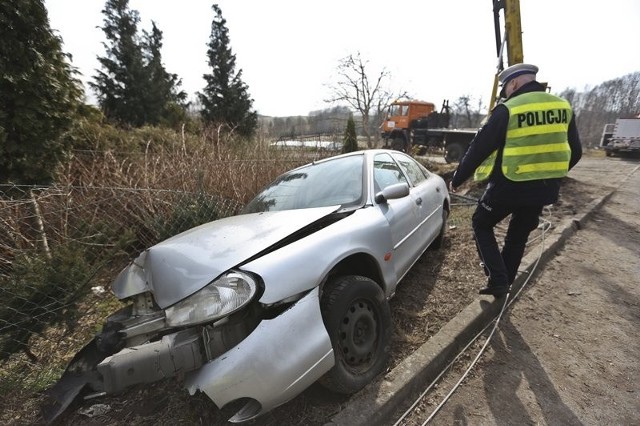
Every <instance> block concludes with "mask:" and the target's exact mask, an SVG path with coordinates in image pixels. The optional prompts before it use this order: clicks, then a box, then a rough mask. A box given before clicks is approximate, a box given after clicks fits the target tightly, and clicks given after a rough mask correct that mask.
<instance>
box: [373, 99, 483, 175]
mask: <svg viewBox="0 0 640 426" xmlns="http://www.w3.org/2000/svg"><path fill="white" fill-rule="evenodd" d="M449 120H450V113H449V103H448V101H445V102H443V104H442V109H441V110H440V112H438V111H436V108H435V105H434V104H433V103H431V102H423V101H418V100H399V101H395V102H393V103H392V104H391V105H389V107H388V109H387V112H386V115H385V119H384V121H383V122H382V125H381V126H380V127H381V135H382V139H383V140H384V146H385V147H386V148H392V149H396V150H398V151H403V152H411V151H412V150H413V149H416V148H415V147H417V150H418V152H422V153H424V152H426V151H427V150H428V149H429V148H435V149H437V150H439V151H441V152H444V158H445V160H446V161H447V162H448V163H452V162H456V161H459V160H460V159H461V158H462V156H463V155H464V153H465V152H466V151H467V148H468V147H469V143H470V142H471V140H472V139H473V137H474V136H475V134H476V132H477V129H452V128H450V127H449Z"/></svg>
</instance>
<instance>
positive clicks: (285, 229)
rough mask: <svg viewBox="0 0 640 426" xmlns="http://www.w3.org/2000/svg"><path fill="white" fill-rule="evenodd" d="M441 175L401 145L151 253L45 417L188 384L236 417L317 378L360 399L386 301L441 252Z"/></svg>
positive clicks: (381, 356) (276, 188)
mask: <svg viewBox="0 0 640 426" xmlns="http://www.w3.org/2000/svg"><path fill="white" fill-rule="evenodd" d="M449 206H450V199H449V193H448V191H447V188H446V185H445V182H444V181H443V179H442V178H441V177H440V176H438V175H436V174H434V173H431V172H430V171H428V170H427V169H426V168H425V167H424V166H422V165H421V164H420V163H419V162H417V161H416V160H415V159H413V158H412V157H410V156H408V155H406V154H404V153H401V152H397V151H391V150H375V149H374V150H365V151H357V152H353V153H349V154H342V155H338V156H335V157H331V158H328V159H324V160H321V161H315V162H313V163H311V164H307V165H305V166H302V167H299V168H296V169H294V170H291V171H289V172H287V173H285V174H283V175H281V176H279V177H278V178H277V179H276V180H275V181H274V182H272V183H271V184H269V185H267V186H266V187H265V188H264V189H263V190H262V191H261V192H260V193H259V194H258V195H257V196H256V197H255V198H254V199H253V200H252V201H250V202H249V203H248V204H247V205H246V206H245V208H244V210H243V211H242V213H241V214H239V215H236V216H232V217H227V218H224V219H220V220H216V221H213V222H210V223H206V224H204V225H201V226H198V227H196V228H193V229H190V230H188V231H186V232H183V233H181V234H179V235H176V236H174V237H172V238H169V239H167V240H165V241H163V242H160V243H159V244H156V245H154V246H153V247H150V248H148V249H146V250H145V251H144V252H142V253H141V254H140V255H139V256H138V257H137V258H135V259H134V260H133V261H132V262H131V263H130V264H129V265H128V266H127V267H126V268H125V269H124V270H123V271H122V272H121V273H120V274H119V276H118V277H117V278H116V279H115V281H114V282H113V285H112V290H113V292H114V294H115V296H116V297H117V298H118V299H120V300H122V301H125V302H128V303H129V304H128V305H127V307H125V308H123V309H121V310H120V311H118V312H116V313H114V314H113V315H111V316H110V317H109V318H108V319H107V320H106V323H105V324H104V326H103V328H102V331H101V332H100V333H99V334H98V335H97V336H96V337H95V338H94V339H93V340H92V341H91V342H90V343H89V344H88V345H87V346H86V347H85V348H84V349H83V350H82V351H80V352H79V353H78V354H77V355H76V357H75V358H74V359H73V360H72V362H71V363H70V365H69V367H68V368H67V370H66V371H65V373H64V375H63V376H62V378H61V380H60V381H59V382H58V383H57V384H56V385H55V386H54V387H53V388H52V389H50V392H49V395H50V397H51V399H50V401H49V404H48V406H47V407H46V410H45V417H46V419H47V420H52V419H54V418H55V417H57V416H58V415H59V414H61V413H62V412H63V411H64V410H65V409H66V408H67V407H68V405H69V404H70V403H71V401H72V400H73V399H74V398H76V397H80V396H82V395H84V394H86V393H87V391H88V392H89V393H91V394H92V395H90V396H95V395H100V394H113V393H117V392H121V391H123V390H124V389H126V388H127V387H129V386H132V385H135V384H141V383H151V382H154V381H158V380H162V379H166V378H168V377H178V378H180V379H181V380H182V382H183V384H184V387H185V388H186V389H187V390H188V391H189V392H190V393H191V394H194V393H195V392H204V393H205V394H206V395H207V396H208V397H209V398H210V399H211V400H212V401H213V402H214V403H215V404H216V405H217V406H218V407H219V408H222V407H223V406H225V405H227V404H229V403H231V402H236V401H243V402H244V405H243V406H242V407H241V409H240V410H239V411H238V412H237V413H236V414H235V415H234V416H233V417H232V418H231V419H230V421H231V422H242V421H247V420H250V419H253V418H255V417H257V416H260V415H261V414H264V413H265V412H267V411H269V410H272V409H273V408H275V407H277V406H279V405H281V404H284V403H285V402H287V401H289V400H290V399H292V398H294V397H295V396H296V395H298V394H299V393H301V392H302V391H303V390H304V389H306V388H307V387H309V386H310V385H311V384H312V383H314V382H316V381H319V382H320V383H321V384H323V385H324V386H325V387H327V388H328V389H330V390H332V391H335V392H339V393H344V394H351V393H354V392H357V391H358V390H360V389H362V388H363V387H364V386H365V385H366V384H367V383H369V382H371V381H372V380H373V379H374V378H375V377H376V376H377V375H378V374H380V373H381V372H383V371H384V370H385V367H386V364H387V361H388V354H389V345H390V340H391V333H392V323H391V314H390V308H389V303H388V301H389V299H390V298H392V297H393V295H394V293H395V290H396V286H397V285H398V283H399V282H400V281H401V279H402V278H403V277H404V276H405V274H406V273H407V272H408V271H409V269H410V268H411V266H412V265H413V264H414V263H415V262H416V261H417V260H418V259H419V258H420V256H421V255H422V254H423V253H424V252H425V250H427V249H428V248H430V247H431V248H439V247H440V246H441V245H442V242H443V238H444V235H445V230H446V228H447V217H448V215H449V208H450V207H449Z"/></svg>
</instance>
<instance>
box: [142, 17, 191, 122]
mask: <svg viewBox="0 0 640 426" xmlns="http://www.w3.org/2000/svg"><path fill="white" fill-rule="evenodd" d="M161 49H162V31H160V30H159V29H158V27H157V26H156V24H155V22H152V28H151V32H150V33H147V32H146V31H145V32H144V54H145V63H146V75H147V78H148V82H149V87H148V90H147V91H146V98H145V102H144V104H145V107H146V110H147V117H148V123H149V124H169V125H175V124H177V123H178V122H180V121H184V120H185V118H186V108H187V102H186V99H187V93H186V92H184V91H178V88H179V87H180V86H181V85H182V81H181V80H180V79H179V78H178V76H177V75H176V74H171V73H168V72H167V70H166V69H165V68H164V65H163V64H162V53H161Z"/></svg>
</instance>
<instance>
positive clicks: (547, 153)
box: [474, 92, 573, 182]
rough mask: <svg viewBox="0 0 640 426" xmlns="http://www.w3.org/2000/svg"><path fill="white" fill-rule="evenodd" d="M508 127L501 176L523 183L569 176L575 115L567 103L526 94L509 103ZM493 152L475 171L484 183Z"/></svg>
mask: <svg viewBox="0 0 640 426" xmlns="http://www.w3.org/2000/svg"><path fill="white" fill-rule="evenodd" d="M504 105H505V106H506V107H507V109H508V110H509V124H508V126H507V135H506V140H505V146H504V148H503V150H502V165H501V171H502V174H503V175H504V176H505V177H506V178H507V179H509V180H512V181H516V182H522V181H529V180H538V179H550V178H561V177H564V176H566V175H567V172H568V170H569V159H570V158H571V148H570V147H569V142H568V140H567V138H568V135H567V132H568V129H569V122H570V121H571V117H572V114H573V112H572V111H571V106H570V105H569V102H567V101H566V100H564V99H562V98H560V97H557V96H554V95H551V94H549V93H545V92H530V93H523V94H522V95H519V96H516V97H514V98H511V99H509V100H507V101H506V102H505V103H504ZM497 153H498V152H497V151H494V152H493V153H492V154H491V155H490V156H489V157H488V158H487V159H486V160H485V161H484V162H483V163H482V164H481V165H480V166H479V167H478V168H477V169H476V171H475V173H474V179H475V180H476V181H482V180H485V179H487V178H488V177H489V176H490V175H491V173H492V172H493V168H494V165H495V162H496V158H497Z"/></svg>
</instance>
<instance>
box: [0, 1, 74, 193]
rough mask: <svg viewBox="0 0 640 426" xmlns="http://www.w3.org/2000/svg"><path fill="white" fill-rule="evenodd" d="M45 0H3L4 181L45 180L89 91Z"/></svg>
mask: <svg viewBox="0 0 640 426" xmlns="http://www.w3.org/2000/svg"><path fill="white" fill-rule="evenodd" d="M75 73H76V70H75V69H74V68H73V67H72V66H71V65H70V64H69V62H68V57H67V55H66V54H65V53H63V52H62V40H61V39H60V38H59V37H57V36H56V35H54V33H53V32H52V30H51V28H50V26H49V18H48V15H47V11H46V9H45V7H44V4H43V2H42V0H17V1H2V2H0V182H7V181H11V182H14V183H21V184H44V183H48V182H49V181H50V180H51V178H52V173H53V171H54V169H55V166H56V164H57V163H58V162H59V160H60V159H61V157H62V155H63V154H64V152H65V151H66V149H67V148H68V147H67V146H65V143H64V142H63V139H62V135H63V134H64V133H65V132H66V131H67V130H68V129H69V128H70V126H71V125H72V123H73V120H74V118H75V114H76V111H77V109H78V106H79V105H80V104H81V100H82V98H83V96H84V93H83V90H82V86H81V84H80V82H79V81H78V80H77V79H76V78H75Z"/></svg>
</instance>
